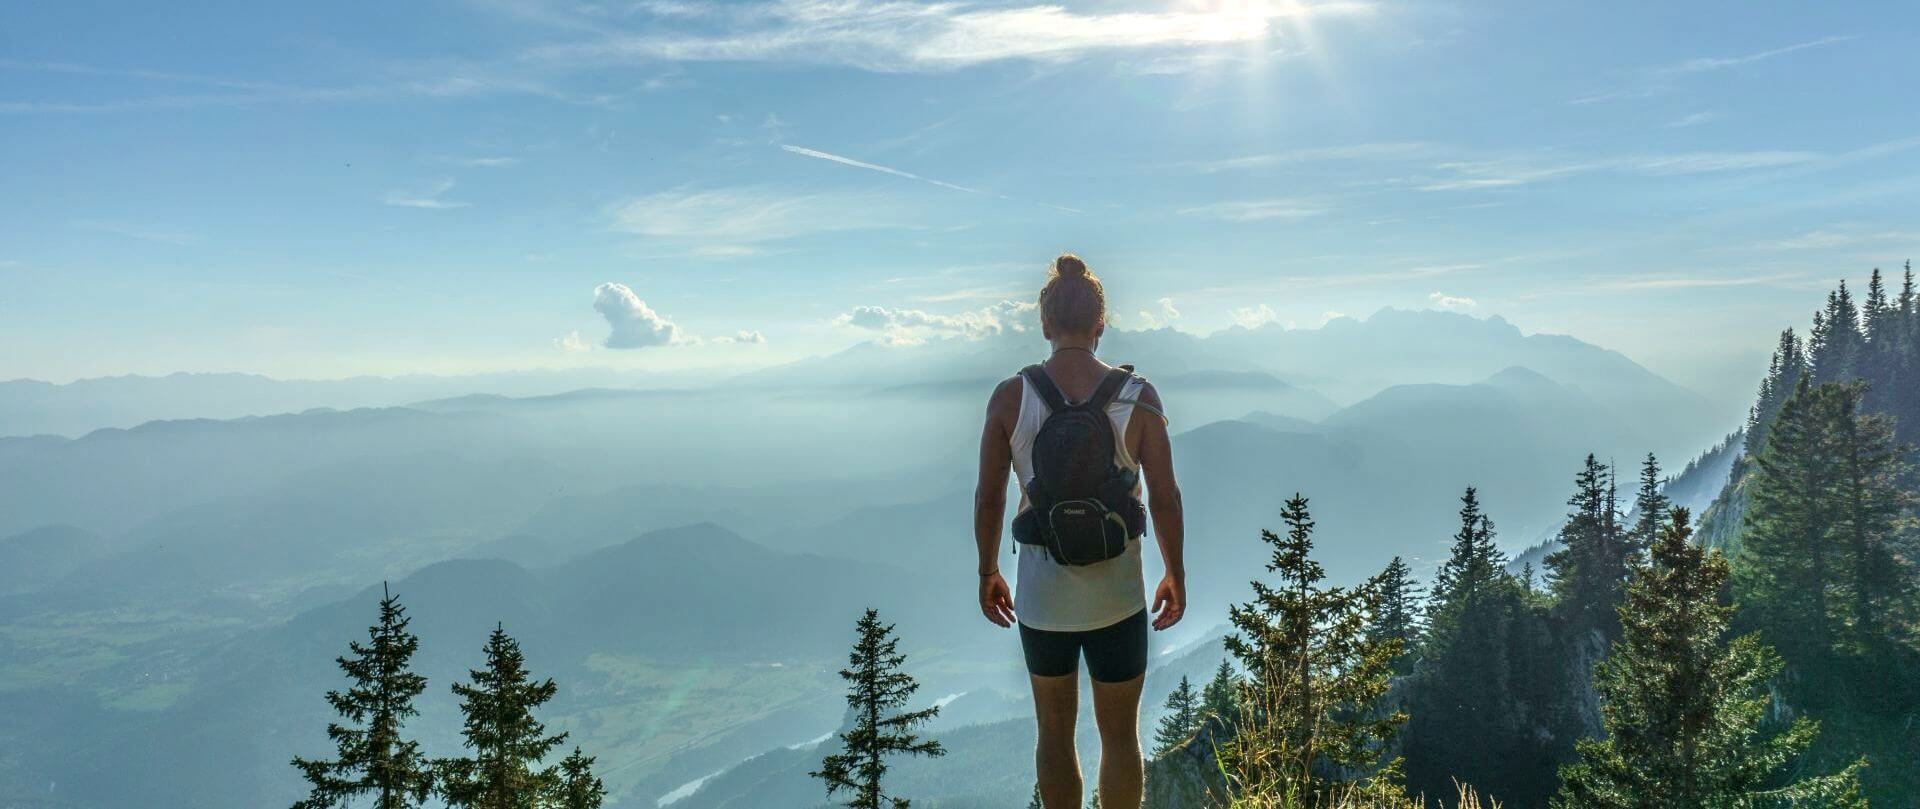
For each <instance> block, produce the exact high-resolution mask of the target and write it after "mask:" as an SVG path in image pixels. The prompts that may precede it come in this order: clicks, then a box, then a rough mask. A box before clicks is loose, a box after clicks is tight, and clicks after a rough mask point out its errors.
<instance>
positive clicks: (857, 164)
mask: <svg viewBox="0 0 1920 809" xmlns="http://www.w3.org/2000/svg"><path fill="white" fill-rule="evenodd" d="M780 149H781V151H784V152H788V153H791V154H797V155H800V156H801V157H812V158H817V159H820V160H827V161H831V162H834V163H839V164H840V165H842V166H852V167H854V168H856V169H866V170H868V171H877V172H880V173H881V174H891V175H893V176H895V177H900V178H903V179H908V180H914V181H916V182H922V183H926V184H928V185H937V186H939V187H941V188H947V189H951V190H954V191H964V192H966V193H968V194H985V195H987V196H990V197H999V198H1000V199H1004V200H1008V201H1012V202H1018V201H1019V200H1015V199H1014V198H1013V197H1009V196H1007V195H1005V194H995V193H993V192H991V191H982V190H980V189H978V188H968V187H966V186H964V185H955V184H953V183H949V182H944V181H941V180H936V179H933V178H932V177H922V176H920V175H918V174H914V173H913V172H910V171H901V170H899V169H896V168H889V167H887V166H881V165H877V164H874V163H868V162H866V161H864V160H855V159H853V158H851V157H842V156H840V155H837V154H832V153H830V152H823V151H820V150H819V149H809V148H807V147H805V146H794V145H792V144H787V143H783V144H780ZM1034 204H1035V205H1045V206H1046V207H1048V208H1053V209H1054V210H1059V211H1066V212H1068V213H1080V212H1081V211H1079V210H1078V209H1074V208H1068V207H1066V206H1064V205H1049V204H1047V203H1045V202H1037V203H1034Z"/></svg>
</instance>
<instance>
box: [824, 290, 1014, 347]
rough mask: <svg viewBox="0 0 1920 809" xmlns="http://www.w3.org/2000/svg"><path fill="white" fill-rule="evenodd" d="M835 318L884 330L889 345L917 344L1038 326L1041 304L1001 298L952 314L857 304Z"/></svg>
mask: <svg viewBox="0 0 1920 809" xmlns="http://www.w3.org/2000/svg"><path fill="white" fill-rule="evenodd" d="M833 322H834V324H835V325H838V326H844V327H848V328H854V329H860V330H863V331H875V332H880V335H881V338H882V342H884V343H887V344H889V345H916V344H918V343H921V342H925V341H926V340H927V339H928V338H933V337H956V338H961V339H966V340H982V339H986V338H988V337H993V336H996V335H1000V334H1005V333H1008V332H1013V333H1023V332H1027V331H1030V330H1037V329H1038V328H1039V305H1038V304H1034V303H1027V302H1021V301H1001V302H999V303H996V304H993V305H991V306H986V307H982V308H979V309H973V310H968V311H964V312H959V313H956V314H950V315H945V314H935V313H932V312H927V311H923V310H920V309H892V308H888V307H885V306H855V307H853V308H852V309H851V310H848V311H847V312H846V313H845V314H842V315H840V316H839V317H836V318H834V319H833Z"/></svg>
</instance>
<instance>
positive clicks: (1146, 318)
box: [1140, 298, 1180, 329]
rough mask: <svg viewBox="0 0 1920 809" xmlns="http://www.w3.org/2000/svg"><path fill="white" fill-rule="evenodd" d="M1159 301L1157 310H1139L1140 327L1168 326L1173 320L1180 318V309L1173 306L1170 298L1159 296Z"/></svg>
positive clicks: (1155, 327)
mask: <svg viewBox="0 0 1920 809" xmlns="http://www.w3.org/2000/svg"><path fill="white" fill-rule="evenodd" d="M1159 303H1160V310H1159V311H1158V312H1150V311H1147V310H1145V309H1142V310H1140V327H1141V328H1143V329H1158V328H1163V327H1168V326H1172V325H1173V322H1174V321H1176V320H1179V319H1180V310H1179V309H1176V308H1174V305H1173V299H1172V298H1161V299H1160V301H1159Z"/></svg>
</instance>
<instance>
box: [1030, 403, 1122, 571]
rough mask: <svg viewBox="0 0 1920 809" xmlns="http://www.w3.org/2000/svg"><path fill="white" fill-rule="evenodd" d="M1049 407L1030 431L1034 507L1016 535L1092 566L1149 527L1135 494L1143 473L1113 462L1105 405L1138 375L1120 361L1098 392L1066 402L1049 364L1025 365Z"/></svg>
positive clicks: (1058, 557) (1062, 558)
mask: <svg viewBox="0 0 1920 809" xmlns="http://www.w3.org/2000/svg"><path fill="white" fill-rule="evenodd" d="M1020 375H1021V376H1023V377H1025V378H1026V380H1027V384H1029V385H1032V386H1033V389H1034V392H1035V393H1037V394H1039V396H1040V400H1041V401H1043V402H1045V403H1046V405H1047V420H1046V421H1045V422H1044V423H1042V424H1041V425H1040V431H1039V432H1038V433H1035V434H1034V437H1033V480H1032V481H1030V482H1029V483H1028V484H1027V487H1026V493H1027V503H1028V505H1029V506H1031V507H1030V508H1028V509H1027V510H1026V511H1023V512H1021V513H1020V514H1019V516H1017V517H1015V518H1014V520H1013V538H1014V539H1015V540H1016V541H1019V542H1022V543H1025V544H1028V545H1038V546H1040V547H1041V548H1042V549H1044V550H1045V551H1046V553H1047V555H1048V556H1049V557H1051V558H1052V559H1053V561H1055V562H1058V563H1060V564H1063V565H1090V564H1093V563H1095V562H1104V561H1106V560H1108V559H1112V558H1114V557H1117V556H1119V555H1121V554H1123V553H1125V552H1126V550H1127V542H1128V541H1129V540H1132V539H1135V538H1137V537H1139V536H1140V535H1142V534H1144V533H1146V508H1145V507H1144V506H1142V505H1141V503H1140V499H1139V498H1138V497H1135V496H1134V487H1135V486H1136V485H1137V484H1138V483H1139V479H1140V476H1139V474H1138V473H1137V472H1135V471H1134V470H1130V469H1123V468H1121V467H1120V465H1119V464H1117V463H1115V462H1114V459H1113V456H1114V446H1115V442H1117V441H1120V440H1122V437H1121V436H1117V435H1114V430H1113V421H1112V420H1111V419H1109V418H1108V417H1107V405H1109V404H1112V403H1113V399H1114V397H1115V396H1118V395H1119V394H1120V388H1121V387H1122V386H1124V385H1126V383H1127V380H1128V379H1129V378H1131V377H1132V376H1133V367H1132V366H1130V365H1122V366H1120V367H1118V368H1115V369H1113V370H1111V371H1108V372H1107V375H1106V376H1105V377H1104V378H1102V379H1101V380H1100V385H1099V386H1098V387H1096V388H1094V391H1093V395H1092V396H1090V397H1088V398H1087V400H1086V401H1084V402H1080V403H1078V404H1071V403H1069V402H1067V397H1066V396H1065V395H1063V394H1061V393H1060V388H1059V387H1058V386H1056V385H1054V384H1053V380H1052V379H1051V378H1049V377H1048V376H1047V371H1046V368H1044V367H1042V366H1040V365H1029V366H1027V367H1026V368H1024V369H1022V370H1021V371H1020Z"/></svg>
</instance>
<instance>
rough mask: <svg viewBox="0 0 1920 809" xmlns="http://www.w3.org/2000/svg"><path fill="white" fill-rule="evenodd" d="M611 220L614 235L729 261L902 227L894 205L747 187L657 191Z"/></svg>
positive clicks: (620, 208)
mask: <svg viewBox="0 0 1920 809" xmlns="http://www.w3.org/2000/svg"><path fill="white" fill-rule="evenodd" d="M611 216H612V219H613V229H614V230H618V231H622V232H625V233H632V234H636V235H640V236H654V237H660V238H684V239H697V240H700V241H702V242H705V243H708V245H709V246H711V245H727V246H728V247H727V248H725V249H727V250H731V251H734V252H733V255H734V256H738V255H740V253H739V252H738V251H739V250H740V249H741V247H740V245H743V244H752V243H754V242H763V241H775V240H779V239H789V238H792V237H795V236H800V235H804V234H809V233H827V232H834V231H844V230H863V229H873V228H887V227H899V226H901V225H902V224H903V223H904V216H903V212H902V211H901V210H900V205H899V204H898V203H897V202H895V203H894V204H892V205H882V204H880V203H879V201H878V200H876V199H875V198H872V197H869V196H866V195H861V194H851V193H838V192H821V193H799V194H796V193H786V192H781V191H777V190H774V189H771V188H752V187H740V188H716V189H708V190H691V189H682V190H674V191H662V192H659V193H656V194H649V195H647V196H643V197H637V198H634V199H631V200H628V201H626V202H623V203H620V204H619V205H616V206H615V207H614V208H613V209H612V212H611ZM709 257H729V256H727V255H724V254H722V255H719V256H712V255H710V256H709Z"/></svg>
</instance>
